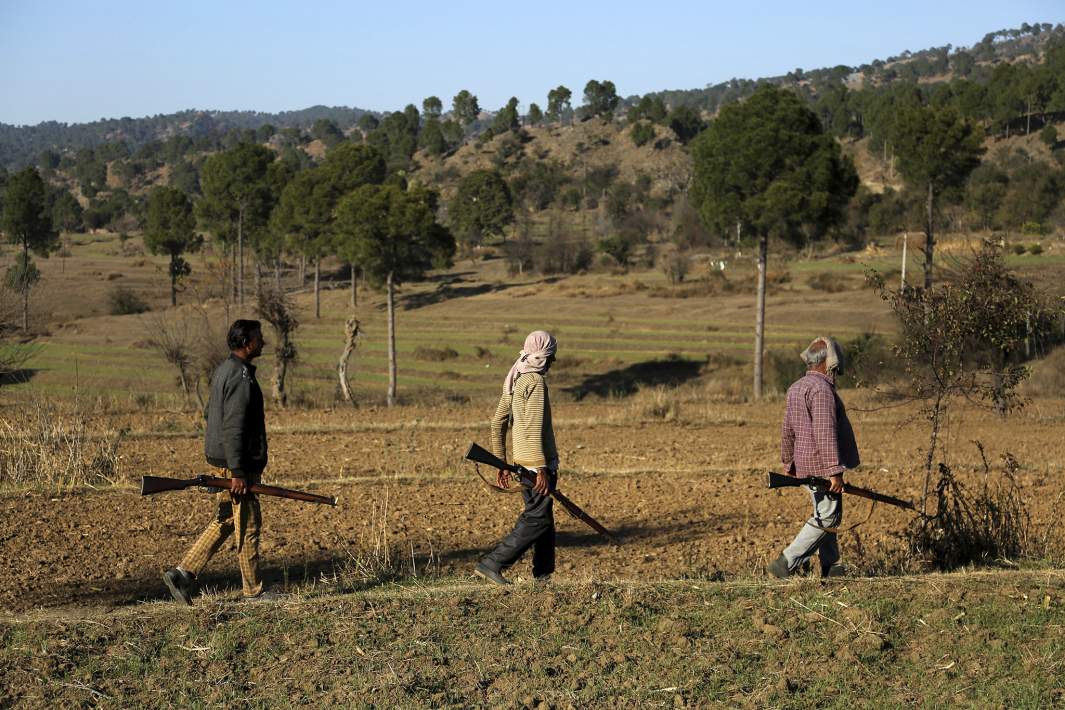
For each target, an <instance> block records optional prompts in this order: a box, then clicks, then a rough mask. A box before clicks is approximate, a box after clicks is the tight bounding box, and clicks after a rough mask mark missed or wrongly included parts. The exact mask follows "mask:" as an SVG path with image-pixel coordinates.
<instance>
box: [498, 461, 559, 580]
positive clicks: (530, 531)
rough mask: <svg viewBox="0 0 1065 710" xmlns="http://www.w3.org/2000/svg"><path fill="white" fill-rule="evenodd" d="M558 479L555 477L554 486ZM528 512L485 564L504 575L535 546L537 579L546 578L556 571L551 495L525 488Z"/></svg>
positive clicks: (526, 510)
mask: <svg viewBox="0 0 1065 710" xmlns="http://www.w3.org/2000/svg"><path fill="white" fill-rule="evenodd" d="M555 480H556V476H555V475H554V474H552V475H551V487H552V488H554V487H555ZM521 495H522V498H524V499H525V510H523V511H522V512H521V515H519V516H518V522H517V523H515V525H514V529H513V530H511V531H510V533H509V534H507V536H506V537H504V538H503V539H502V540H500V542H499V544H498V545H496V548H495V549H494V550H492V551H491V552H489V553H488V554H487V555H485V556H484V558H483V559H482V560H481V562H482V563H483V564H484V565H485V566H486V567H488V568H489V569H492V570H495V571H496V572H500V571H502V570H504V569H506V568H507V567H510V566H511V565H513V564H514V563H515V562H517V561H518V560H520V559H521V556H522V555H524V554H525V552H526V551H527V550H528V549H529V548H530V547H531V548H532V551H533V555H532V573H533V577H546V576H547V575H549V574H551V573H552V572H554V571H555V516H554V513H553V512H552V509H551V504H552V499H551V496H550V495H546V496H544V495H540V494H539V493H536V492H534V491H533V490H532V489H531V488H523V489H522V491H521Z"/></svg>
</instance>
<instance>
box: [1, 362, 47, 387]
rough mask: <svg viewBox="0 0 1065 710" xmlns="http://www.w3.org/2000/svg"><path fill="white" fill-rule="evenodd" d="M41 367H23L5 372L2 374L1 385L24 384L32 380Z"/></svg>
mask: <svg viewBox="0 0 1065 710" xmlns="http://www.w3.org/2000/svg"><path fill="white" fill-rule="evenodd" d="M38 372H40V370H39V369H35V368H32V367H26V368H22V369H20V370H12V371H11V372H5V373H3V374H0V387H7V386H9V385H23V384H26V383H27V382H29V381H30V380H32V379H33V378H34V377H35V376H36V375H37V373H38Z"/></svg>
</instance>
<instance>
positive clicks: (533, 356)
mask: <svg viewBox="0 0 1065 710" xmlns="http://www.w3.org/2000/svg"><path fill="white" fill-rule="evenodd" d="M556 350H558V343H556V342H555V336H553V335H551V334H550V333H548V332H547V331H546V330H534V331H533V332H531V333H529V335H528V336H526V338H525V346H524V347H523V348H522V349H521V352H520V353H518V359H517V360H515V361H514V364H513V365H512V366H511V368H510V372H508V373H507V376H506V378H505V379H504V380H503V394H514V381H515V380H517V379H518V378H519V377H521V376H522V375H524V374H525V373H527V372H539V373H543V372H546V371H547V368H548V365H549V364H550V363H548V360H549V359H550V358H551V357H553V356H554V354H555V351H556Z"/></svg>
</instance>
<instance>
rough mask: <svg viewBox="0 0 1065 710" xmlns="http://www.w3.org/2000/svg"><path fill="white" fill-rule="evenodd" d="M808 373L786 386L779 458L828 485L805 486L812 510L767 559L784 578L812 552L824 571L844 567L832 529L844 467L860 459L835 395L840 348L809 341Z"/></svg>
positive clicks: (839, 514) (839, 516) (838, 515)
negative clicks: (778, 551) (791, 536)
mask: <svg viewBox="0 0 1065 710" xmlns="http://www.w3.org/2000/svg"><path fill="white" fill-rule="evenodd" d="M801 357H802V359H803V362H805V363H806V367H807V370H806V374H805V375H803V376H802V377H801V378H800V379H799V380H798V381H797V382H796V383H795V384H793V385H792V386H791V387H790V388H788V402H787V407H786V409H785V412H784V426H783V429H782V431H781V440H780V460H781V463H783V464H784V469H785V472H786V473H787V474H788V475H789V476H798V477H799V478H807V477H811V476H816V477H818V478H825V479H828V481H829V487H828V490H824V489H823V488H821V489H819V488H816V487H814V486H807V487H808V488H809V489H810V495H811V497H812V498H813V505H814V511H813V515H812V516H811V517H810V519H809V520H807V521H806V523H805V524H804V525H803V527H802V530H800V531H799V534H798V535H797V536H796V537H795V540H794V541H792V543H791V544H790V545H788V547H787V548H786V549H785V550H784V552H783V554H781V556H780V557H778V558H777V559H776V560H774V561H773V562H771V563H770V564H769V573H770V574H772V575H773V576H775V577H780V578H784V577H787V576H788V575H789V574H791V573H792V572H794V571H795V570H796V569H798V568H799V567H800V566H802V564H803V563H804V562H805V561H806V560H808V559H809V558H810V557H812V556H813V554H814V553H815V552H816V553H817V554H818V557H819V558H820V562H821V574H822V576H825V577H827V576H830V575H833V574H838V573H841V572H842V569H841V567H840V566H839V565H838V564H837V562H838V561H839V545H838V543H837V541H836V530H837V528H838V527H839V525H840V523H841V522H842V521H843V500H842V497H841V495H840V494H841V493H842V492H843V470H844V469H847V468H854V467H856V466H857V465H858V464H859V458H858V445H857V443H856V442H855V441H854V430H853V429H852V428H851V425H850V421H849V420H848V419H847V410H846V409H845V408H844V407H843V402H842V401H841V400H840V398H839V395H838V394H836V375H837V374H839V373H840V372H842V370H843V351H842V350H841V349H840V347H839V344H838V343H837V342H836V341H835V340H833V339H832V338H829V337H820V338H817V339H816V340H814V341H813V342H812V343H810V347H808V348H806V350H804V351H803V353H802V355H801Z"/></svg>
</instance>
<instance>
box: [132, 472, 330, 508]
mask: <svg viewBox="0 0 1065 710" xmlns="http://www.w3.org/2000/svg"><path fill="white" fill-rule="evenodd" d="M231 480H232V479H229V478H218V477H217V476H196V477H195V478H163V477H161V476H142V477H141V495H142V496H150V495H152V494H153V493H165V492H166V491H180V490H183V489H185V488H193V487H196V486H199V487H203V488H214V489H216V490H220V491H223V490H224V491H228V490H229V486H230V481H231ZM248 493H254V494H256V495H262V496H274V497H275V498H289V499H290V500H301V501H303V502H305V503H319V504H321V505H336V504H337V499H336V497H335V496H320V495H315V494H314V493H305V492H304V491H294V490H292V489H290V488H278V487H277V486H264V485H262V484H261V483H249V484H248Z"/></svg>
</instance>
